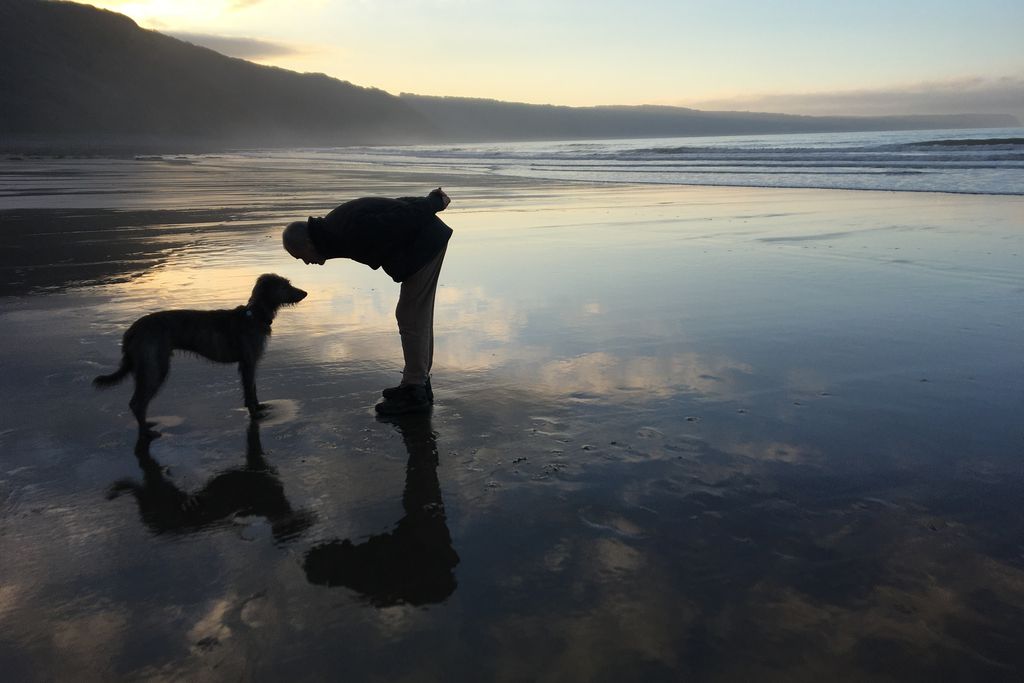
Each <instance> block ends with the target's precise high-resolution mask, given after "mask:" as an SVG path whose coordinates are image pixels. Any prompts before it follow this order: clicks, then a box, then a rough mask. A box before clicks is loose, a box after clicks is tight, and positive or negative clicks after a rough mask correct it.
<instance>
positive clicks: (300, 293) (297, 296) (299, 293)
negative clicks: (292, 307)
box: [294, 287, 309, 303]
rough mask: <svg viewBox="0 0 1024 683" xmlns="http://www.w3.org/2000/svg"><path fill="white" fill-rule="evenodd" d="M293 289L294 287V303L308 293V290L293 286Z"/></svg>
mask: <svg viewBox="0 0 1024 683" xmlns="http://www.w3.org/2000/svg"><path fill="white" fill-rule="evenodd" d="M294 289H295V303H298V302H300V301H302V300H303V299H305V298H306V295H307V294H308V293H309V292H307V291H306V290H304V289H299V288H298V287H295V288H294Z"/></svg>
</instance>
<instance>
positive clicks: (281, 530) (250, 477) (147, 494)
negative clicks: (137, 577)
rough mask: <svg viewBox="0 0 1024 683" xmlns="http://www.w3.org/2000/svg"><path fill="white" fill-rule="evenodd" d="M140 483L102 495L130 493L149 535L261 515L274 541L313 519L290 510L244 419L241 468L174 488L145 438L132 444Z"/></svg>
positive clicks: (255, 430)
mask: <svg viewBox="0 0 1024 683" xmlns="http://www.w3.org/2000/svg"><path fill="white" fill-rule="evenodd" d="M135 454H136V456H137V457H138V461H139V467H140V468H141V469H142V473H143V480H142V482H139V481H136V480H134V479H121V480H120V481H117V482H115V483H114V484H113V485H112V486H111V487H110V491H109V493H108V494H107V498H108V499H113V498H116V497H118V496H119V495H120V494H122V493H131V494H132V495H134V496H135V500H136V502H137V503H138V505H139V514H140V515H141V516H142V521H143V522H145V524H146V526H148V527H149V528H150V529H151V530H152V531H153V532H154V533H158V534H160V533H182V532H192V531H199V530H201V529H203V528H205V527H208V526H210V525H212V524H215V523H217V522H219V521H221V520H224V519H227V518H229V517H232V516H234V515H254V516H259V517H265V518H266V519H267V521H269V522H270V525H271V530H272V532H273V535H274V540H276V541H278V542H283V541H287V540H290V539H292V538H295V537H296V536H298V535H299V534H301V533H302V532H303V531H305V530H306V529H307V528H309V526H310V525H311V524H312V523H313V521H314V516H313V513H312V512H310V511H306V510H298V511H296V510H293V509H292V506H291V504H290V503H289V502H288V499H287V498H286V497H285V494H284V486H282V485H281V480H280V479H279V478H278V476H277V472H276V470H275V469H274V468H273V466H271V465H270V463H268V462H267V460H266V458H265V457H264V453H263V445H262V443H261V442H260V427H259V422H257V421H256V420H250V421H249V428H248V431H247V432H246V451H245V466H244V467H238V468H233V469H229V470H225V471H223V472H220V473H219V474H216V475H215V476H214V477H212V478H211V479H210V480H209V481H208V482H206V485H204V486H203V487H202V488H201V489H199V490H198V491H195V492H192V493H189V492H187V491H183V490H181V489H180V488H178V487H177V486H176V485H175V484H174V482H172V481H171V480H170V479H169V478H168V477H167V476H166V475H165V474H164V470H163V467H162V466H161V465H160V463H159V462H157V461H156V460H155V459H154V458H153V457H152V456H151V455H150V453H149V441H148V440H140V442H139V443H137V444H136V451H135Z"/></svg>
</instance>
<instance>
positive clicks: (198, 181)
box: [0, 155, 1024, 681]
mask: <svg viewBox="0 0 1024 683" xmlns="http://www.w3.org/2000/svg"><path fill="white" fill-rule="evenodd" d="M0 174H2V176H3V178H4V190H3V192H0V228H2V230H0V241H2V242H3V250H2V251H3V254H4V255H3V257H2V259H3V260H2V262H0V268H2V270H0V273H2V274H3V278H2V282H3V288H4V289H3V292H2V293H3V294H4V295H5V296H4V297H3V298H2V299H0V320H2V322H3V329H4V335H3V353H2V354H0V363H2V366H3V367H2V373H0V398H2V400H3V405H4V406H5V408H4V413H5V414H4V419H3V421H2V429H0V446H2V449H3V451H2V452H3V457H2V459H0V503H2V508H0V558H2V559H0V670H3V671H5V672H6V674H5V676H8V677H9V678H10V680H34V679H70V678H74V679H98V678H108V679H109V678H117V677H124V678H136V679H188V680H222V679H237V678H243V679H260V680H278V679H289V680H322V679H324V678H340V677H346V678H352V679H354V680H381V681H385V680H386V681H394V680H509V681H512V680H516V681H518V680H609V681H612V680H614V681H620V680H682V679H692V680H737V681H748V680H815V681H817V680H822V679H823V678H825V677H829V678H831V679H835V680H865V679H871V680H893V681H896V680H900V681H902V680H936V679H937V677H940V676H946V677H948V678H951V679H953V680H1018V679H1019V678H1020V677H1021V675H1022V673H1024V654H1022V652H1021V650H1020V647H1019V643H1020V642H1021V640H1022V638H1024V506H1022V505H1021V501H1022V500H1024V465H1022V462H1024V461H1022V456H1024V343H1022V340H1024V267H1022V265H1024V258H1022V256H1024V201H1022V200H1021V199H1020V198H997V197H970V196H947V195H923V194H915V195H910V194H899V193H868V192H828V191H789V190H741V189H727V188H678V187H677V188H672V187H657V188H644V187H624V186H591V185H570V184H551V185H536V184H530V183H527V182H524V181H516V180H513V179H490V178H480V177H473V176H460V175H451V176H449V177H440V178H439V177H437V176H431V177H424V176H422V175H421V174H417V173H413V172H410V173H408V174H400V173H395V172H394V171H393V170H391V171H389V172H388V174H382V173H379V172H376V171H375V169H374V168H373V167H371V166H366V167H340V166H338V167H335V166H331V165H330V164H325V165H323V166H318V165H316V164H315V163H312V162H311V161H310V158H308V157H289V156H286V155H281V156H279V157H276V158H273V159H269V160H268V159H259V158H248V157H223V158H207V159H178V160H174V159H172V160H164V161H101V160H54V161H43V160H25V161H0ZM437 185H444V187H445V189H446V191H448V192H449V194H451V196H452V197H453V204H452V206H451V208H450V209H449V211H448V212H446V213H445V214H444V218H445V220H446V222H448V223H449V224H450V225H451V226H452V227H453V228H454V229H455V231H456V235H455V237H454V238H453V241H452V243H451V246H450V248H449V251H448V257H447V259H446V263H445V266H444V271H443V273H442V277H441V287H440V289H439V292H438V303H437V312H436V320H437V354H436V358H435V368H434V388H435V391H436V394H437V401H436V405H435V407H434V410H433V413H432V414H431V415H430V416H427V417H425V418H418V419H406V420H400V421H395V422H383V421H379V420H377V419H375V417H374V415H373V410H372V405H373V403H374V402H375V401H376V400H377V398H378V394H379V390H380V389H381V388H382V387H385V386H389V385H392V384H394V383H395V382H396V381H397V379H398V371H399V370H400V361H399V359H400V350H399V343H398V337H397V334H396V333H395V331H394V322H393V317H392V309H393V306H394V302H395V299H396V297H397V285H395V284H394V283H392V282H391V281H390V280H389V279H388V278H387V277H386V276H385V275H383V274H382V273H380V272H373V271H370V270H369V269H367V268H365V267H363V266H359V265H358V264H353V263H350V262H330V263H328V264H327V265H326V266H324V267H322V268H320V267H316V266H304V265H302V264H301V263H300V262H298V261H294V260H292V259H290V258H289V257H288V256H287V255H286V254H284V252H283V251H282V250H281V249H280V247H279V238H278V233H279V229H280V227H281V226H283V224H284V223H286V222H288V221H290V220H294V219H296V218H302V217H304V216H306V215H310V214H315V215H322V214H323V213H326V212H327V211H328V210H330V208H332V207H333V206H334V204H336V203H337V202H340V201H342V200H344V199H347V198H350V197H354V196H358V195H361V194H382V195H391V196H395V195H407V194H414V193H425V192H426V191H427V190H429V189H430V188H431V187H436V186H437ZM263 272H277V273H279V274H281V275H284V276H286V277H289V278H291V279H292V281H293V282H294V283H295V284H296V285H297V286H299V287H302V288H303V289H306V290H308V291H309V293H310V294H309V297H308V298H307V299H306V300H305V301H303V302H302V303H300V304H299V305H298V306H295V307H294V308H289V309H285V310H283V311H282V312H281V313H280V315H279V317H278V319H277V321H276V322H275V325H274V335H273V339H272V341H271V343H270V346H269V348H268V351H267V354H266V356H265V357H264V360H263V362H262V364H261V366H260V369H259V375H258V386H259V390H260V396H261V398H262V399H263V400H267V401H269V402H270V403H271V404H272V406H273V411H272V415H271V417H270V418H269V419H268V420H266V421H264V422H262V423H260V424H257V425H250V424H249V422H248V419H247V417H246V414H245V412H244V411H243V410H242V409H241V390H240V387H239V383H238V379H237V373H236V372H235V370H234V369H233V368H231V367H228V366H218V365H214V364H211V363H208V362H205V361H202V360H198V359H195V358H191V357H188V356H179V357H176V358H175V360H174V362H173V364H172V369H171V375H170V378H169V380H168V382H167V384H166V385H165V386H164V388H163V390H162V392H161V394H160V395H159V396H158V397H157V399H156V400H155V401H154V403H153V405H152V407H151V411H150V412H151V414H152V415H154V416H156V419H157V421H158V422H159V425H160V427H159V428H160V429H161V431H163V432H164V436H163V437H162V438H160V439H158V440H156V441H154V442H153V444H152V447H151V449H150V457H149V458H142V459H137V458H136V457H135V456H134V455H133V453H132V450H133V436H134V425H133V422H132V419H131V416H130V414H129V412H128V409H127V400H128V396H129V394H130V387H129V386H128V385H127V384H125V385H122V386H119V387H116V388H113V389H110V390H108V391H103V392H100V391H96V390H94V389H93V387H92V386H91V385H90V381H91V379H92V377H93V376H95V375H97V374H100V373H101V372H106V371H109V370H112V369H113V368H114V367H115V366H116V362H117V357H118V350H117V349H118V342H119V338H120V335H121V333H122V331H123V330H124V329H125V327H126V326H127V325H128V324H129V323H130V322H131V321H132V320H134V319H135V318H136V317H138V316H139V315H141V314H143V313H146V312H149V311H152V310H158V309H161V308H181V307H189V308H216V307H233V306H235V305H238V304H241V303H244V301H245V300H246V298H247V297H248V293H249V290H250V289H251V287H252V283H253V282H254V281H255V278H256V277H257V276H258V275H259V274H260V273H263Z"/></svg>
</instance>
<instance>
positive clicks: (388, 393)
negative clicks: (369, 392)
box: [380, 379, 434, 403]
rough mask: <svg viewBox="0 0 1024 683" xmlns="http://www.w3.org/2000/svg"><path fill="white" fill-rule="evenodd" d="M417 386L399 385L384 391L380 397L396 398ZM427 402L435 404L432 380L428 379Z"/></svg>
mask: <svg viewBox="0 0 1024 683" xmlns="http://www.w3.org/2000/svg"><path fill="white" fill-rule="evenodd" d="M412 386H415V385H414V384H399V385H398V386H397V387H388V388H387V389H385V390H384V391H382V392H380V395H381V396H383V397H384V398H394V397H396V396H398V395H399V394H401V393H402V392H403V391H406V390H407V389H408V388H409V387H412ZM426 387H427V400H428V401H430V402H431V403H433V402H434V390H433V389H431V388H430V379H427V384H426Z"/></svg>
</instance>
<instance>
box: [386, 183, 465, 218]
mask: <svg viewBox="0 0 1024 683" xmlns="http://www.w3.org/2000/svg"><path fill="white" fill-rule="evenodd" d="M398 201H400V202H404V203H406V204H408V205H410V206H413V207H415V208H417V209H423V210H424V211H429V212H430V213H440V212H441V211H444V210H445V209H447V208H448V205H449V204H451V202H452V200H451V197H449V196H448V195H447V194H445V192H444V190H442V189H441V188H440V187H439V188H437V189H436V190H431V191H430V194H428V195H427V196H426V197H398Z"/></svg>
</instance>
